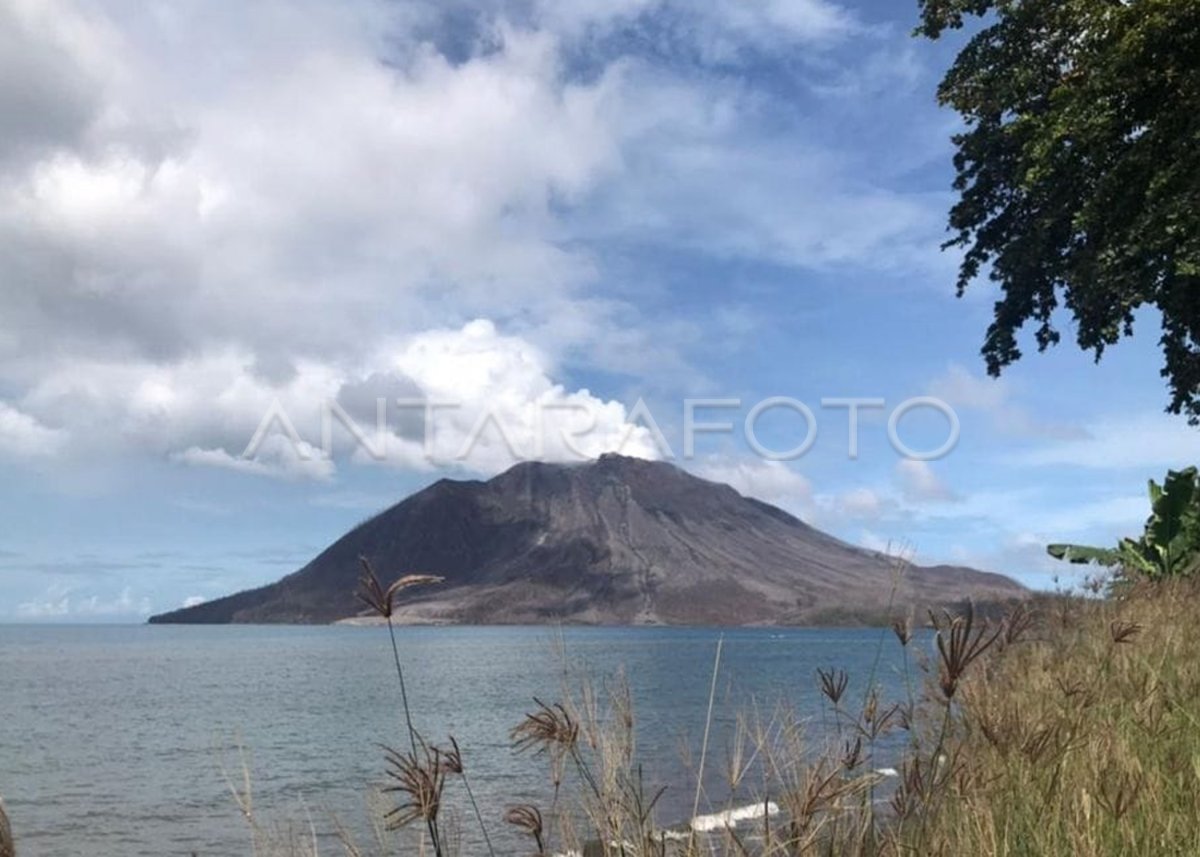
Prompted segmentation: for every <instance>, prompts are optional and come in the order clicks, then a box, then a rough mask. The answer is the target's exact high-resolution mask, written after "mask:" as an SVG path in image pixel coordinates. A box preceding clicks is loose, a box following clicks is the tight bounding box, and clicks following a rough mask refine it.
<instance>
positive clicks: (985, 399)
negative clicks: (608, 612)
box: [0, 0, 1200, 622]
mask: <svg viewBox="0 0 1200 857" xmlns="http://www.w3.org/2000/svg"><path fill="white" fill-rule="evenodd" d="M915 18H916V4H915V2H914V3H903V2H902V3H897V2H894V0H886V2H884V0H879V2H863V3H851V2H835V0H791V2H787V0H712V2H706V3H703V4H697V3H683V2H662V0H608V2H599V0H578V2H571V3H552V2H539V0H524V2H516V1H515V0H514V1H513V2H506V0H481V2H476V3H462V2H456V1H455V0H451V2H445V0H438V2H435V1H434V0H429V2H424V1H423V0H412V2H408V0H403V1H401V0H397V2H375V1H374V0H348V1H347V2H338V3H332V2H307V0H290V2H272V0H264V2H261V3H252V4H246V3H240V2H238V3H233V2H216V0H194V2H187V0H183V2H178V0H172V2H145V3H137V4H130V3H122V2H103V0H102V1H101V2H89V3H79V4H74V3H71V2H58V0H0V511H2V514H0V622H10V621H72V622H94V621H124V622H129V621H141V620H142V619H144V618H145V617H146V616H147V615H149V614H151V613H153V612H160V611H164V610H168V609H172V608H175V607H178V606H180V605H183V604H190V603H197V602H198V601H202V600H206V599H210V598H214V597H218V596H220V595H223V594H227V593H229V592H232V591H235V590H238V589H242V588H246V587H249V586H254V585H259V584H262V583H266V582H269V581H272V580H275V579H277V578H279V577H281V576H282V575H284V574H286V573H289V572H291V571H294V570H295V569H297V568H298V567H300V566H301V565H303V564H304V563H305V562H306V561H307V560H308V559H310V558H311V557H312V556H314V555H315V554H316V553H317V552H318V551H319V550H321V549H322V548H323V547H324V546H326V545H327V544H329V543H330V542H331V541H333V540H334V539H335V538H337V537H338V536H340V535H341V534H342V533H343V532H345V531H346V530H347V529H348V528H349V527H351V526H353V525H354V524H356V523H358V522H359V521H361V520H363V519H365V518H367V517H369V516H370V515H372V514H374V513H375V512H378V511H380V510H381V509H383V508H386V507H387V506H389V505H391V504H392V503H394V502H396V501H398V500H399V499H401V498H403V497H405V496H407V495H408V494H410V493H411V492H413V491H415V490H418V489H419V488H421V487H423V486H424V485H427V484H429V483H431V482H433V481H436V480H437V479H440V478H443V477H451V478H487V477H490V476H492V475H494V474H496V473H498V472H501V471H502V470H504V469H505V468H506V467H508V466H510V465H511V464H512V463H513V462H514V461H515V460H518V459H520V458H526V457H541V458H547V459H552V460H573V459H576V458H578V457H579V456H580V455H583V456H594V455H598V454H600V453H602V452H606V451H614V450H620V451H623V452H625V453H627V454H634V455H641V456H645V457H659V458H672V457H673V460H674V461H675V462H676V463H677V464H679V465H680V466H683V467H686V468H687V469H689V470H691V471H693V472H695V473H697V474H699V475H702V476H704V477H706V478H711V479H716V480H720V481H725V482H729V483H730V484H732V485H734V487H736V488H737V489H738V490H740V491H742V492H743V493H745V494H748V495H751V496H755V497H758V498H761V499H763V500H766V501H768V502H771V503H775V504H777V505H779V506H781V507H783V508H785V509H787V510H789V511H791V512H792V513H793V514H796V515H798V516H799V517H801V518H802V519H804V520H805V521H807V522H809V523H811V524H813V525H814V526H817V527H820V528H822V529H824V530H827V531H829V532H831V533H834V534H835V535H837V536H839V537H841V538H844V539H846V540H847V541H850V542H853V543H856V544H861V545H864V546H867V547H871V548H876V549H890V550H902V551H904V552H906V553H907V554H908V555H910V556H911V557H912V558H913V559H914V560H915V561H916V562H918V563H922V564H932V563H939V562H949V563H957V564H968V565H972V566H975V567H978V568H983V569H988V570H994V571H1000V572H1004V573H1007V574H1011V575H1012V576H1014V577H1016V578H1017V579H1019V580H1021V581H1023V582H1025V583H1027V584H1029V585H1031V586H1036V587H1040V588H1052V587H1054V586H1056V585H1063V584H1064V583H1067V582H1070V581H1071V580H1074V579H1075V576H1074V574H1073V570H1072V568H1071V567H1069V566H1062V565H1061V564H1059V563H1056V562H1055V561H1054V560H1052V559H1050V558H1048V557H1046V556H1045V551H1044V546H1045V544H1047V543H1048V542H1054V541H1075V542H1087V543H1101V544H1104V543H1109V542H1112V541H1113V540H1115V539H1116V538H1117V537H1118V536H1121V535H1128V534H1132V533H1136V532H1138V531H1140V527H1141V525H1142V523H1143V521H1144V519H1145V517H1146V514H1147V502H1146V499H1145V490H1146V480H1147V479H1149V478H1161V477H1162V475H1163V473H1165V471H1166V470H1167V469H1168V468H1171V467H1179V466H1183V465H1186V464H1190V463H1193V462H1195V461H1196V460H1197V459H1200V433H1197V431H1196V430H1195V429H1191V428H1189V427H1188V426H1187V425H1186V422H1185V421H1184V420H1183V419H1181V418H1178V417H1171V416H1168V415H1166V414H1164V413H1163V412H1162V408H1163V405H1164V404H1165V402H1166V390H1165V387H1164V384H1163V382H1162V380H1161V379H1160V377H1159V374H1158V370H1159V367H1160V365H1161V364H1160V358H1159V354H1158V350H1157V345H1156V340H1157V338H1158V320H1157V319H1156V318H1155V317H1154V315H1153V314H1152V313H1149V312H1147V313H1143V314H1142V315H1141V316H1139V318H1138V321H1137V327H1136V336H1135V338H1134V339H1132V340H1127V341H1125V342H1123V343H1122V344H1121V345H1119V346H1118V347H1116V348H1113V349H1111V350H1110V351H1109V352H1108V353H1107V354H1106V355H1105V358H1104V360H1103V362H1101V363H1099V364H1096V363H1095V362H1094V361H1093V360H1092V358H1091V356H1090V355H1088V354H1084V353H1081V352H1079V351H1077V350H1076V349H1074V348H1073V347H1072V346H1069V345H1064V346H1060V347H1059V348H1058V349H1056V350H1053V351H1051V352H1049V353H1047V354H1044V355H1038V354H1036V353H1035V351H1036V349H1035V348H1034V346H1033V344H1032V343H1031V342H1028V340H1026V342H1027V345H1028V347H1027V348H1026V349H1025V350H1026V351H1027V354H1026V356H1025V358H1024V359H1023V360H1022V361H1021V362H1020V363H1018V364H1017V365H1015V366H1014V367H1012V368H1011V369H1010V370H1009V371H1007V372H1006V373H1005V375H1004V377H1003V378H1001V379H998V380H997V379H991V378H988V377H987V376H986V374H985V373H984V371H983V366H982V361H981V358H980V357H979V347H980V346H981V344H982V337H983V333H984V330H985V329H986V326H987V324H988V322H989V320H990V314H991V305H992V303H993V301H994V300H995V299H996V293H995V292H994V290H993V287H992V286H991V284H989V283H987V282H981V283H977V284H976V285H975V286H974V287H973V288H971V289H970V290H968V292H967V294H966V295H965V296H964V297H963V298H961V299H959V298H956V297H955V295H954V276H955V271H956V266H957V258H956V256H955V254H954V252H943V251H942V250H941V249H940V245H941V242H942V241H943V240H944V239H945V238H946V231H945V222H946V212H947V209H948V207H949V206H950V205H951V204H952V202H953V199H954V195H953V191H952V188H951V182H952V180H953V169H952V163H951V158H952V154H953V147H952V144H951V140H950V137H951V135H952V134H953V133H954V132H955V130H956V129H957V128H958V127H959V126H958V120H957V117H956V116H955V115H954V114H953V113H951V112H949V111H947V110H943V109H940V108H939V107H938V106H937V104H936V99H935V96H934V93H935V89H936V86H937V82H938V80H939V79H940V77H941V75H942V73H943V72H944V70H945V68H946V67H947V66H948V64H949V62H950V61H951V60H952V58H953V55H954V52H955V49H956V48H957V47H958V46H960V45H961V42H962V39H961V36H958V37H951V38H947V39H944V40H942V41H940V42H936V43H931V42H925V41H920V40H917V39H914V38H913V37H912V36H911V31H912V27H913V25H914V23H915ZM1060 322H1061V324H1062V325H1063V329H1064V331H1065V334H1066V335H1064V340H1065V341H1068V342H1069V341H1070V330H1071V328H1070V320H1069V319H1066V318H1063V319H1060ZM847 398H862V399H871V400H876V401H878V400H882V406H879V407H870V408H864V409H862V410H861V412H860V414H859V425H858V433H857V437H858V444H857V445H858V449H857V455H856V456H852V455H851V454H850V451H849V446H850V444H849V439H850V430H849V418H848V411H847V409H846V408H845V407H838V406H830V405H828V404H826V406H822V404H821V403H822V401H823V400H826V401H827V400H829V399H847ZM930 398H933V399H936V400H937V402H940V403H945V406H946V407H948V408H949V409H950V410H951V411H952V412H953V414H954V417H955V421H956V424H957V431H956V432H955V434H956V435H957V442H956V443H955V444H954V445H953V448H952V449H950V450H949V451H947V452H946V453H945V454H944V455H941V456H940V457H937V458H936V459H932V460H922V459H920V458H919V457H918V458H912V457H909V456H906V455H904V454H902V451H900V450H898V449H897V446H896V444H894V443H892V442H891V441H890V440H889V423H890V422H891V423H894V425H893V428H894V434H896V435H897V436H898V437H899V438H900V440H901V447H902V448H903V447H907V448H908V449H909V450H910V451H917V452H929V451H932V450H936V449H937V448H938V447H939V446H942V445H944V443H943V442H944V441H946V440H948V439H949V438H950V436H951V430H952V428H953V426H952V424H951V420H950V418H949V417H948V416H947V414H946V413H944V411H943V410H939V409H938V408H936V407H932V406H930V405H929V404H928V403H926V404H921V402H920V401H918V402H917V403H916V404H912V403H911V402H910V400H913V399H918V400H923V401H926V402H928V400H929V399H930ZM380 400H382V401H383V402H384V414H383V417H384V421H383V430H382V432H380V423H379V411H378V410H377V407H378V405H377V403H378V402H379V401H380ZM714 400H717V401H720V402H721V404H720V405H714V404H712V402H713V401H714ZM421 401H424V402H439V403H443V404H445V405H449V404H453V405H454V406H453V407H449V406H446V407H440V408H438V409H434V410H433V411H431V412H429V413H428V414H426V412H425V411H424V410H423V409H422V408H420V407H414V406H413V404H412V403H414V402H421ZM688 401H691V402H692V404H691V405H690V410H691V417H690V418H689V405H687V404H686V403H687V402H688ZM706 401H707V402H708V404H704V402H706ZM401 402H406V403H408V404H401ZM796 402H799V403H802V404H803V406H804V407H806V408H808V410H809V411H810V412H811V421H810V420H808V419H806V415H805V414H804V413H803V409H802V408H800V407H798V406H797V405H796V404H795V403H796ZM906 402H909V406H908V407H907V408H905V407H902V406H903V405H904V403H906ZM897 413H899V416H897ZM747 418H751V420H750V422H751V426H750V428H751V431H750V435H749V436H747V431H746V421H747ZM323 419H325V420H327V421H328V424H329V432H328V435H329V443H328V444H326V445H323V440H324V438H323V435H322V421H323ZM538 420H542V422H538ZM575 420H579V421H580V422H576V421H575ZM689 421H690V422H691V423H693V425H694V426H696V425H699V426H711V424H713V423H721V422H724V423H728V424H730V425H731V429H730V430H729V431H727V432H726V431H711V430H710V431H693V432H691V434H692V436H693V438H694V443H693V444H692V447H693V448H692V450H691V454H690V455H687V454H685V449H686V448H687V446H688V444H687V443H686V436H687V435H688V434H689V432H688V431H687V428H688V424H689ZM348 425H349V426H356V427H358V429H359V435H358V436H357V437H356V436H355V435H354V433H352V432H351V431H350V429H349V428H347V426H348ZM547 426H548V427H549V430H547ZM588 426H590V430H587V431H584V429H586V428H588ZM810 428H811V429H812V431H813V433H814V434H813V437H812V440H811V444H810V445H809V446H808V448H807V449H806V450H805V451H804V452H803V454H802V455H796V456H792V457H790V458H789V457H783V456H782V453H783V452H785V451H789V450H791V451H794V450H795V449H796V448H797V447H799V446H801V445H802V442H803V441H804V440H805V439H806V437H807V436H808V434H809V430H810ZM572 438H574V439H572ZM539 439H540V440H541V442H540V443H538V442H536V441H537V440H539ZM510 447H511V448H510ZM668 447H669V448H668ZM756 447H757V448H758V449H757V451H756ZM762 450H766V451H767V453H768V455H764V454H762ZM248 453H249V454H248ZM1056 578H1057V579H1058V582H1057V583H1056Z"/></svg>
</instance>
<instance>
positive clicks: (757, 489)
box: [690, 457, 813, 519]
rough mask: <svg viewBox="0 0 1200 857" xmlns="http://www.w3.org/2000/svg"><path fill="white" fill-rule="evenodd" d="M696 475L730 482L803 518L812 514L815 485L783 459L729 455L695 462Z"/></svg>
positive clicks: (727, 483)
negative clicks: (770, 459) (737, 457)
mask: <svg viewBox="0 0 1200 857" xmlns="http://www.w3.org/2000/svg"><path fill="white" fill-rule="evenodd" d="M690 469H691V470H692V471H693V472H695V473H696V475H697V476H701V477H703V478H705V479H709V480H712V481H713V482H723V483H725V484H726V485H731V486H732V487H733V488H734V489H736V490H737V491H738V493H740V494H743V495H745V496H747V497H753V498H755V499H757V500H762V501H763V502H764V503H770V504H772V505H774V506H779V507H780V508H782V509H785V510H787V511H788V512H791V513H792V514H793V515H796V516H797V517H799V518H802V519H808V518H809V517H811V515H812V503H813V496H812V484H811V483H810V482H809V481H808V479H807V478H806V477H805V476H804V475H803V474H801V473H798V472H796V471H795V470H793V469H792V468H790V467H788V466H787V465H786V464H784V463H783V462H781V461H768V460H765V459H757V458H753V459H750V458H746V459H732V458H727V457H721V458H712V459H705V460H700V461H697V462H693V463H692V465H691V468H690Z"/></svg>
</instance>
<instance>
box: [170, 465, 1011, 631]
mask: <svg viewBox="0 0 1200 857" xmlns="http://www.w3.org/2000/svg"><path fill="white" fill-rule="evenodd" d="M359 556H366V557H368V558H369V559H370V560H371V562H372V563H373V564H374V566H375V568H376V569H377V570H378V571H379V573H380V576H381V577H382V578H384V583H385V585H386V584H387V583H389V582H390V581H391V580H393V579H394V578H395V577H398V576H399V575H401V574H405V573H412V572H424V573H430V574H438V575H442V576H444V577H445V578H446V582H445V583H444V584H443V585H441V586H438V587H434V588H427V589H423V590H413V592H414V593H415V594H414V596H413V597H411V598H410V597H406V598H405V599H404V606H403V608H402V609H401V610H400V611H399V613H400V616H401V619H402V620H404V619H407V620H409V621H428V622H464V623H539V622H555V621H565V622H590V623H605V624H625V623H667V624H722V625H738V624H791V623H803V622H810V621H822V620H825V621H828V620H829V619H830V618H831V617H838V616H844V617H853V616H863V615H870V614H872V613H878V612H880V611H882V610H883V609H884V608H885V607H886V606H887V604H888V601H889V597H890V596H891V593H892V591H893V588H894V587H898V589H897V591H896V596H895V600H896V604H897V605H898V606H900V605H912V606H919V607H924V606H932V605H936V604H945V603H950V602H955V601H961V600H963V599H965V598H975V599H979V600H994V599H1006V598H1012V597H1019V596H1021V595H1023V594H1024V592H1025V590H1024V589H1023V588H1022V587H1021V586H1019V585H1018V584H1017V583H1015V582H1013V581H1012V580H1010V579H1008V578H1006V577H1002V576H1000V575H997V574H988V573H984V572H979V571H974V570H971V569H967V568H957V567H948V566H939V567H934V568H921V567H910V568H908V569H907V570H906V571H905V572H904V574H903V575H902V576H901V577H900V578H899V583H898V584H897V574H896V570H895V563H894V561H892V560H891V559H890V558H888V557H886V556H884V555H882V554H878V553H875V552H873V551H867V550H863V549H861V548H856V547H853V546H851V545H848V544H846V543H845V542H842V541H840V540H838V539H835V538H833V537H832V536H829V535H826V534H825V533H822V532H820V531H819V530H815V529H813V528H812V527H810V526H808V525H807V524H804V523H803V522H801V521H799V520H798V519H796V518H794V517H792V516H791V515H789V514H787V513H786V512H783V511H782V510H780V509H777V508H775V507H774V506H770V505H768V504H766V503H762V502H759V501H757V500H752V499H748V498H746V497H743V496H741V495H740V494H738V493H737V492H736V491H735V490H734V489H733V488H730V487H729V486H728V485H721V484H717V483H713V482H708V481H705V480H703V479H699V478H697V477H695V476H692V475H691V474H688V473H686V472H684V471H682V470H680V469H678V468H676V467H674V466H672V465H670V464H665V463H662V462H650V461H643V460H640V459H633V458H625V457H622V456H617V455H606V456H603V457H601V458H600V459H599V460H598V461H594V462H588V463H584V464H544V463H535V462H530V463H524V464H519V465H517V466H515V467H513V468H512V469H511V470H508V471H507V472H505V473H503V474H501V475H500V476H497V477H496V478H494V479H492V480H490V481H488V482H474V481H473V482H455V481H451V480H442V481H440V482H437V483H435V484H433V485H431V486H430V487H428V488H426V489H425V490H423V491H420V492H418V493H417V494H414V495H413V496H411V497H409V498H408V499H406V500H404V501H403V502H401V503H399V504H397V505H395V506H393V507H392V508H390V509H388V510H387V511H385V512H383V513H381V514H379V515H377V516H376V517H374V518H372V519H371V520H369V521H367V522H366V523H364V524H361V525H360V526H358V527H356V528H354V529H353V530H351V531H350V532H349V533H347V534H346V535H344V536H343V537H342V538H340V539H338V540H337V541H336V542H334V543H333V544H332V545H330V546H329V547H328V548H327V549H326V550H324V551H323V552H322V553H321V554H320V555H319V556H317V557H316V558H315V559H313V560H312V561H311V562H310V563H309V564H308V565H306V566H305V567H304V568H302V569H300V570H299V571H297V572H295V573H294V574H291V575H289V576H287V577H285V578H283V579H282V580H280V581H279V582H278V583H274V584H271V585H269V586H265V587H262V588H260V589H253V590H248V591H245V592H239V593H237V594H235V595H230V596H228V597H225V598H221V599H218V600H215V601H211V602H208V603H205V604H201V605H199V606H197V607H191V608H187V609H183V610H176V611H174V612H172V613H166V614H163V615H161V616H155V617H154V618H152V619H151V620H150V621H151V622H197V623H202V622H330V621H334V620H338V619H343V618H347V617H352V616H354V615H356V614H357V613H358V612H359V610H360V607H361V605H360V604H359V603H358V602H357V601H356V600H355V598H354V594H353V593H354V590H355V587H356V583H357V579H358V576H359V573H360V567H359V563H358V557H359ZM406 595H407V594H406Z"/></svg>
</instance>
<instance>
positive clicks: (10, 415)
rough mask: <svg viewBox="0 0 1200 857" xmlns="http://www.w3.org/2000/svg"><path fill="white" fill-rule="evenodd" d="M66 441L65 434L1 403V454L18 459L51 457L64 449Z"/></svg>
mask: <svg viewBox="0 0 1200 857" xmlns="http://www.w3.org/2000/svg"><path fill="white" fill-rule="evenodd" d="M65 440H66V437H65V435H64V434H63V432H61V431H59V430H57V429H52V428H48V427H47V426H44V425H42V424H41V423H40V422H38V420H37V419H35V418H34V417H32V416H30V415H29V414H26V413H22V412H21V411H19V410H17V409H16V408H14V407H12V406H11V405H9V404H7V403H5V402H3V401H0V454H6V455H11V456H14V457H17V458H31V457H32V458H38V457H44V456H51V455H54V454H55V453H57V452H58V451H59V450H60V449H61V448H62V446H63V444H64V441H65Z"/></svg>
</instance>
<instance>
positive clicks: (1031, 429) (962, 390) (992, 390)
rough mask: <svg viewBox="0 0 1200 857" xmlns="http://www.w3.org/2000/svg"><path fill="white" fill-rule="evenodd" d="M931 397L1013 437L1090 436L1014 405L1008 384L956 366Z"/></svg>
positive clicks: (940, 380)
mask: <svg viewBox="0 0 1200 857" xmlns="http://www.w3.org/2000/svg"><path fill="white" fill-rule="evenodd" d="M928 393H929V395H931V396H935V397H937V398H939V399H941V400H942V401H944V402H946V403H947V404H949V405H950V406H951V407H954V408H964V409H968V410H974V411H979V412H981V413H983V414H985V415H986V417H987V422H988V425H990V426H991V427H993V428H995V429H996V430H997V431H999V432H1000V433H1002V434H1006V435H1009V436H1012V437H1019V438H1038V439H1044V438H1051V439H1055V440H1076V439H1080V438H1084V437H1086V436H1087V431H1086V430H1085V429H1084V428H1082V427H1081V426H1077V425H1069V424H1065V423H1062V422H1058V421H1055V420H1045V419H1042V418H1040V417H1037V416H1034V415H1033V414H1031V413H1030V412H1029V410H1028V409H1026V408H1025V407H1023V406H1021V405H1020V404H1018V403H1017V402H1016V401H1014V398H1015V397H1014V390H1013V388H1012V385H1011V384H1010V383H1009V382H1008V381H1007V380H1005V379H1003V378H991V377H988V376H986V375H974V374H972V373H971V372H969V371H968V370H967V369H965V368H964V367H962V366H960V365H958V364H956V363H955V364H951V365H950V367H949V368H948V369H947V370H946V371H945V373H943V374H942V375H940V376H939V377H937V378H935V379H934V380H933V381H932V382H931V383H930V385H929V389H928Z"/></svg>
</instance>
